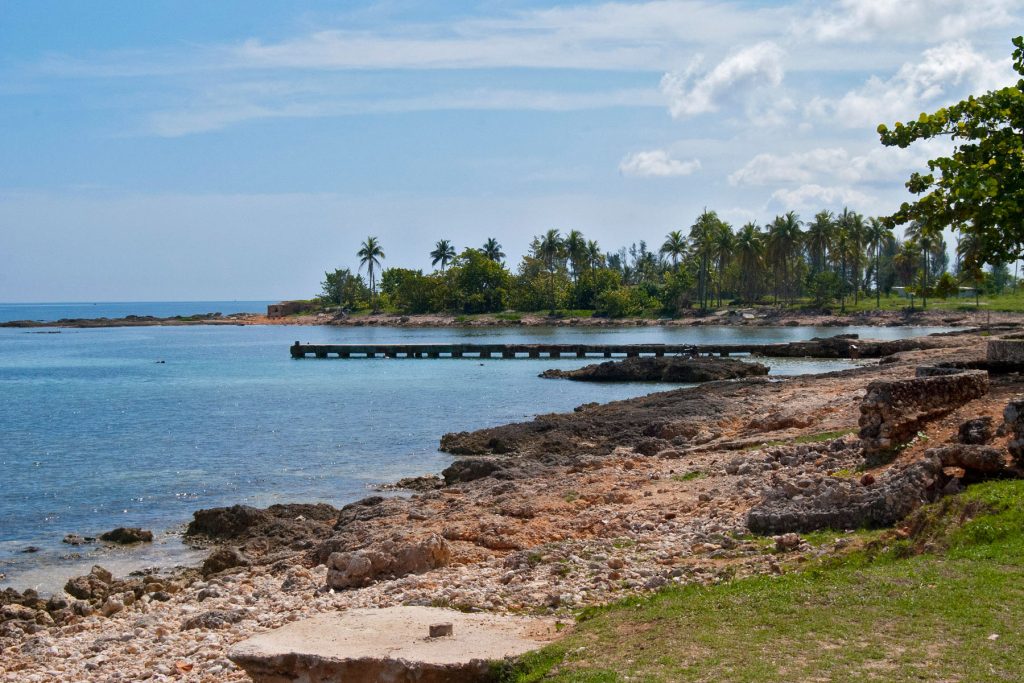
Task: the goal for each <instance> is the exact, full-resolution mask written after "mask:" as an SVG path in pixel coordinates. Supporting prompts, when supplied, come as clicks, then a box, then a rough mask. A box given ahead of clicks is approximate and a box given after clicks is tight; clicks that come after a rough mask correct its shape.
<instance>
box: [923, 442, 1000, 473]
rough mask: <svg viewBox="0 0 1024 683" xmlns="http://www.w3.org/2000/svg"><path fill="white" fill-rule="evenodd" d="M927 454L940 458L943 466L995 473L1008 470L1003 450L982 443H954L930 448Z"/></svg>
mask: <svg viewBox="0 0 1024 683" xmlns="http://www.w3.org/2000/svg"><path fill="white" fill-rule="evenodd" d="M925 455H927V456H929V457H935V458H938V459H939V461H940V462H941V463H942V466H943V467H961V468H963V469H964V470H966V471H967V472H977V473H980V474H986V475H993V474H1000V473H1003V472H1005V471H1006V469H1007V468H1006V457H1005V455H1004V454H1003V451H1001V450H999V449H998V448H993V447H992V446H984V445H980V444H962V443H958V444H952V445H949V446H938V447H936V448H929V449H928V450H927V451H925Z"/></svg>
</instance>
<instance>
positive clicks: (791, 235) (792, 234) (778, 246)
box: [768, 211, 803, 302]
mask: <svg viewBox="0 0 1024 683" xmlns="http://www.w3.org/2000/svg"><path fill="white" fill-rule="evenodd" d="M802 245H803V232H802V231H801V230H800V217H799V216H798V215H797V214H796V212H794V211H790V212H788V213H786V214H785V215H784V216H776V217H775V220H773V221H772V224H771V226H769V228H768V259H769V261H771V264H772V268H773V270H774V271H775V300H776V302H777V301H778V300H779V294H780V291H781V292H782V293H784V294H789V295H790V296H789V298H790V299H792V290H791V287H790V284H791V283H790V272H789V267H790V263H791V261H792V260H793V259H794V258H795V257H796V256H797V254H798V253H800V249H801V248H802ZM779 271H782V278H781V281H780V279H779V276H778V273H779Z"/></svg>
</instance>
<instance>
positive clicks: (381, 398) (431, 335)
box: [0, 326, 933, 588]
mask: <svg viewBox="0 0 1024 683" xmlns="http://www.w3.org/2000/svg"><path fill="white" fill-rule="evenodd" d="M50 331H56V330H50ZM930 331H933V330H932V329H925V328H917V329H908V328H864V329H857V328H823V329H814V328H743V327H721V328H710V327H703V328H676V329H666V328H660V327H649V328H635V329H632V328H631V329H626V330H582V329H581V330H576V329H564V328H557V329H529V330H518V329H510V328H502V329H489V330H484V331H459V330H452V329H395V328H328V327H284V326H266V327H263V326H252V327H235V326H230V327H216V328H210V327H146V328H108V329H88V330H76V329H63V330H60V331H59V332H60V333H59V334H46V333H43V334H41V333H39V331H36V330H22V329H0V426H2V437H0V482H3V486H2V487H0V573H4V574H6V575H7V576H6V579H4V580H3V582H4V583H11V584H14V585H18V586H20V587H25V586H28V585H39V586H42V587H44V588H46V587H48V586H52V585H53V584H54V581H59V578H60V577H66V576H68V575H69V574H71V573H73V572H74V571H76V570H77V569H78V568H80V566H81V565H85V568H86V569H87V566H88V564H90V563H91V562H93V561H99V560H96V554H97V553H101V551H98V550H95V549H90V548H87V547H85V548H78V549H77V550H75V549H72V548H70V547H69V546H66V545H62V544H61V543H60V539H61V538H62V537H63V536H64V535H65V534H67V533H72V532H74V533H80V534H86V535H96V534H98V533H101V532H103V531H106V530H109V529H111V528H113V527H116V526H142V527H146V528H151V529H153V530H154V531H157V532H160V531H164V530H169V529H174V528H175V527H180V525H181V524H183V523H185V522H187V521H188V520H189V519H190V517H191V513H192V511H194V510H196V509H198V508H203V507H210V506H215V505H225V504H232V503H248V504H252V505H259V506H263V505H269V504H271V503H275V502H288V501H325V502H328V503H333V504H336V505H337V504H343V503H346V502H350V501H352V500H354V499H357V498H360V497H362V496H365V495H367V492H368V488H369V487H371V486H372V485H373V484H376V483H380V482H386V481H392V480H395V479H398V478H400V477H403V476H409V475H417V474H423V473H427V472H437V471H439V470H441V469H443V468H444V467H445V466H446V465H447V464H448V463H449V462H450V461H451V458H450V456H447V455H445V454H442V453H439V452H438V451H437V445H438V440H439V438H440V436H441V435H442V434H443V433H444V432H448V431H458V430H465V429H476V428H480V427H485V426H489V425H495V424H500V423H504V422H509V421H516V420H524V419H528V418H530V417H532V416H533V415H536V414H538V413H544V412H551V411H566V410H571V409H572V408H573V407H575V406H577V405H580V404H582V403H587V402H590V401H600V402H606V401H612V400H616V399H622V398H627V397H632V396H637V395H640V394H645V393H650V392H651V391H654V390H657V389H660V388H662V387H661V386H658V387H654V386H652V385H649V384H617V385H595V384H589V383H578V382H566V381H555V380H543V379H540V378H538V377H537V374H538V373H539V372H541V371H542V370H543V369H545V368H548V367H561V368H573V367H579V366H580V365H583V364H585V363H586V362H593V361H583V360H577V359H564V360H556V361H552V360H547V359H544V360H540V361H537V360H532V361H531V360H500V359H494V360H477V359H461V360H456V359H437V360H427V359H422V360H416V359H390V360H389V359H373V360H363V359H359V360H338V359H326V360H317V359H312V358H311V359H305V360H292V359H291V358H290V357H289V353H288V346H289V345H290V344H291V343H292V342H293V341H295V340H301V341H303V342H310V343H318V342H319V343H330V342H334V343H346V342H347V343H359V342H368V343H370V342H378V343H385V342H428V341H436V342H441V341H453V340H455V339H463V340H484V339H486V340H488V341H493V342H513V341H515V342H525V341H549V342H564V343H568V342H573V341H587V342H594V343H597V342H601V341H620V342H712V341H721V342H728V341H746V340H757V341H763V342H775V341H786V340H793V339H806V338H810V337H812V336H825V335H830V334H837V333H841V332H860V333H861V334H862V335H863V336H871V337H885V338H892V337H896V336H908V335H913V334H922V333H927V332H930ZM158 361H163V362H162V363H161V362H158ZM766 362H769V363H770V364H771V365H772V366H773V373H783V374H788V373H800V372H818V371H824V370H832V369H840V368H845V367H849V366H850V363H849V362H845V361H805V360H782V359H778V360H771V361H766ZM29 545H33V546H38V547H39V548H41V550H40V551H39V552H38V553H35V554H24V553H21V552H19V551H21V550H22V549H24V548H25V547H26V546H29ZM75 552H77V553H80V554H82V557H75V556H74V553H75ZM183 557H184V558H185V559H187V556H186V555H185V554H183V549H182V547H181V545H180V542H179V541H177V539H176V537H173V536H171V537H165V538H164V542H163V543H160V544H157V545H156V546H154V547H151V548H148V549H146V550H144V551H135V552H126V553H123V554H122V555H121V556H118V557H117V558H111V557H107V556H103V558H102V561H103V562H104V563H105V564H113V565H114V566H116V561H121V562H123V563H124V566H126V567H127V566H132V565H133V564H134V565H137V564H140V563H143V564H146V563H160V562H166V561H167V560H168V558H171V559H172V560H174V561H177V559H181V558H183Z"/></svg>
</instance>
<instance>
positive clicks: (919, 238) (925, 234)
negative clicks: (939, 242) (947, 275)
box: [903, 221, 941, 308]
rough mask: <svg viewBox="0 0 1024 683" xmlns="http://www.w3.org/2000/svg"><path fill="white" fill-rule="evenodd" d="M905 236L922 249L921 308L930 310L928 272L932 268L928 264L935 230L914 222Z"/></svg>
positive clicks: (905, 231) (908, 227)
mask: <svg viewBox="0 0 1024 683" xmlns="http://www.w3.org/2000/svg"><path fill="white" fill-rule="evenodd" d="M903 236H904V237H906V238H907V241H909V242H915V243H916V244H917V246H918V247H920V249H921V271H922V272H921V307H922V308H928V271H929V269H930V268H931V266H930V265H929V263H928V256H929V255H930V254H931V252H932V249H933V248H934V247H935V233H934V230H932V229H930V228H929V227H928V226H926V225H925V224H924V223H919V222H917V221H914V222H912V223H910V224H909V225H907V228H906V230H904V232H903ZM940 239H941V235H940Z"/></svg>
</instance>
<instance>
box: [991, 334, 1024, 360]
mask: <svg viewBox="0 0 1024 683" xmlns="http://www.w3.org/2000/svg"><path fill="white" fill-rule="evenodd" d="M985 358H986V359H987V360H990V361H995V362H1004V363H1024V340H1021V339H992V340H990V341H989V342H988V349H987V352H986V354H985Z"/></svg>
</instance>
